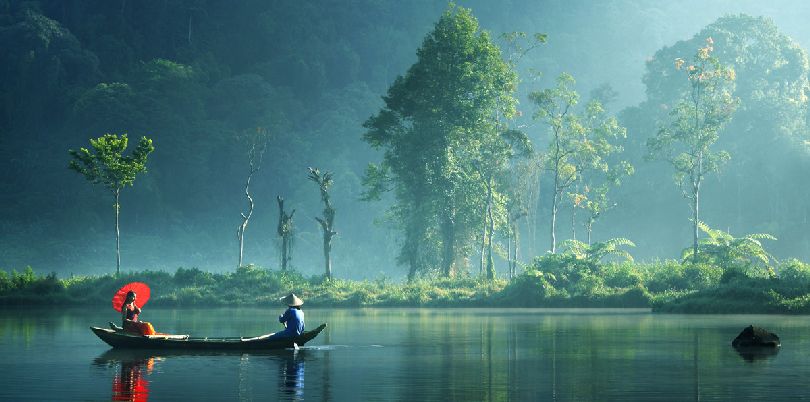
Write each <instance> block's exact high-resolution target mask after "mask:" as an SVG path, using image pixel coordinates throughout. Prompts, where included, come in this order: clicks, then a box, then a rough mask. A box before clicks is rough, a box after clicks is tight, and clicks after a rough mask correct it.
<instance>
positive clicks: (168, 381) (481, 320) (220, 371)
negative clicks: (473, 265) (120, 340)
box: [0, 305, 810, 401]
mask: <svg viewBox="0 0 810 402" xmlns="http://www.w3.org/2000/svg"><path fill="white" fill-rule="evenodd" d="M305 307H306V306H305ZM281 312H283V306H280V307H279V308H278V309H259V308H240V309H212V310H200V309H194V310H189V309H172V310H166V309H156V308H155V309H150V308H149V306H148V305H147V306H146V308H145V309H144V313H143V314H142V315H141V319H143V320H146V321H151V322H152V323H153V324H154V325H155V328H156V329H157V330H158V331H161V332H172V333H183V334H191V335H193V336H240V335H242V336H248V335H259V334H262V333H266V332H272V331H277V330H279V329H280V328H281V327H280V325H279V324H278V323H277V321H276V317H277V316H278V314H280V313H281ZM304 312H305V313H306V322H307V328H309V329H312V328H315V327H316V326H317V325H319V324H320V323H322V322H327V323H328V324H329V327H328V328H327V329H326V330H325V331H324V332H322V333H321V334H320V335H319V336H318V337H317V338H316V339H315V340H313V341H312V342H311V343H309V344H307V345H306V346H304V347H302V348H300V349H299V350H297V351H296V350H281V351H275V352H269V353H268V352H266V353H245V354H241V353H203V354H200V353H197V354H194V353H177V352H174V353H162V352H157V353H155V352H137V351H136V352H130V351H118V350H111V349H110V348H109V347H108V346H107V345H106V344H104V343H103V342H102V341H101V340H99V339H98V338H97V337H96V336H95V335H93V334H92V333H91V332H90V330H89V328H88V327H89V326H90V325H96V326H106V325H107V322H108V321H111V320H113V321H117V320H118V316H117V313H116V312H115V311H113V310H112V309H111V308H110V309H103V310H93V309H76V310H74V309H65V310H62V311H56V310H39V309H38V310H12V309H6V310H4V311H0V353H2V356H3V358H2V359H0V373H2V375H0V400H11V401H19V400H82V401H86V400H90V401H103V400H150V401H164V400H215V401H219V400H222V401H228V400H335V401H360V400H362V401H374V400H473V401H479V400H481V401H491V400H496V401H504V400H519V401H529V400H560V401H566V400H621V401H628V400H644V401H649V400H717V399H720V400H729V399H740V400H757V399H766V398H767V399H770V400H787V399H796V398H805V399H806V398H810V381H808V380H807V379H808V378H810V317H806V316H761V315H661V314H651V313H650V312H649V311H648V310H627V309H621V310H583V309H338V310H328V309H307V308H305V309H304ZM749 324H755V325H759V326H763V327H765V328H768V329H770V330H772V331H773V332H776V333H777V334H778V335H779V336H780V338H781V340H782V348H781V350H779V351H778V352H777V353H772V354H767V353H763V354H740V353H738V352H737V351H736V350H735V349H733V348H732V347H731V346H730V345H731V340H732V339H733V338H734V337H735V336H737V334H738V333H739V332H740V331H741V330H742V329H743V328H744V327H745V326H747V325H749Z"/></svg>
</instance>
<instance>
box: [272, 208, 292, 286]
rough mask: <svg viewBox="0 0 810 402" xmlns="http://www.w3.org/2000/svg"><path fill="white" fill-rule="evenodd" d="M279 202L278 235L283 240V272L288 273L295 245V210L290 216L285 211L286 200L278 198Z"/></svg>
mask: <svg viewBox="0 0 810 402" xmlns="http://www.w3.org/2000/svg"><path fill="white" fill-rule="evenodd" d="M276 201H278V227H277V228H276V233H278V237H280V238H281V270H282V271H286V270H287V265H288V264H289V262H290V260H292V244H293V215H295V210H294V209H293V210H292V212H290V213H289V214H288V213H287V212H285V211H284V198H281V196H280V195H279V196H276Z"/></svg>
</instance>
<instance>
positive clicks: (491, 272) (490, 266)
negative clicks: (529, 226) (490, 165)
mask: <svg viewBox="0 0 810 402" xmlns="http://www.w3.org/2000/svg"><path fill="white" fill-rule="evenodd" d="M487 218H488V219H489V236H488V237H487V279H490V280H492V279H495V262H494V261H493V260H492V237H493V236H494V235H495V220H494V219H493V217H492V179H491V178H490V179H489V180H487Z"/></svg>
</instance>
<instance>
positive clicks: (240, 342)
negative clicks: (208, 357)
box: [90, 324, 326, 351]
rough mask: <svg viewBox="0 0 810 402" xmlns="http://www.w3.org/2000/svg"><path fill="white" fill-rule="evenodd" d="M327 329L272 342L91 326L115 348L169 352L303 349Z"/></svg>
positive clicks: (318, 329) (264, 336)
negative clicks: (139, 332)
mask: <svg viewBox="0 0 810 402" xmlns="http://www.w3.org/2000/svg"><path fill="white" fill-rule="evenodd" d="M324 328H326V324H321V325H320V326H319V327H318V328H315V329H314V330H312V331H305V332H304V333H303V334H301V335H300V336H296V337H292V338H278V339H272V338H269V337H268V335H263V336H258V337H253V338H241V337H240V338H194V337H184V336H177V335H173V336H166V337H162V336H140V335H130V334H126V333H123V332H120V331H115V330H112V329H107V328H99V327H90V330H92V331H93V333H94V334H96V336H98V337H99V339H101V340H102V341H104V342H105V343H106V344H108V345H110V346H112V347H113V348H121V349H170V350H253V351H256V350H273V349H286V348H294V347H296V346H303V345H304V344H306V343H307V342H309V341H311V340H312V339H314V338H315V337H316V336H318V334H320V333H321V331H323V329H324Z"/></svg>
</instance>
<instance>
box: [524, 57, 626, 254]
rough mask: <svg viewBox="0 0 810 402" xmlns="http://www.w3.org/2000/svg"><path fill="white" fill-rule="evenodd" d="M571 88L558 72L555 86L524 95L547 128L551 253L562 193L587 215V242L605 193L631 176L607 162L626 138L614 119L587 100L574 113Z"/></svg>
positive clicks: (619, 163)
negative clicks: (550, 189)
mask: <svg viewBox="0 0 810 402" xmlns="http://www.w3.org/2000/svg"><path fill="white" fill-rule="evenodd" d="M575 84H576V82H575V81H574V78H573V77H572V76H571V75H570V74H567V73H563V74H561V75H560V76H559V77H557V85H556V87H554V88H548V89H544V90H541V91H536V92H532V93H531V94H530V95H529V98H530V99H531V100H532V102H534V104H535V106H536V107H537V110H536V112H535V114H534V116H533V117H534V119H537V120H541V121H543V122H544V123H545V124H546V125H547V126H548V127H549V137H550V138H549V145H548V149H547V150H546V153H545V158H544V168H545V170H546V171H548V172H549V173H550V174H551V175H552V179H551V180H552V181H553V184H554V190H553V191H554V193H553V197H552V207H551V221H552V223H551V225H552V239H551V252H552V253H555V252H556V248H557V242H556V219H557V210H558V208H559V203H560V201H561V197H562V195H563V194H564V193H565V192H566V191H568V190H569V189H571V191H568V196H569V198H570V199H571V204H572V206H573V208H574V209H576V208H584V209H586V210H587V211H588V212H589V215H588V219H587V223H586V224H585V226H586V228H587V231H588V241H589V242H590V235H591V230H592V227H593V224H594V222H595V221H596V220H597V219H598V218H599V217H600V216H601V215H602V213H604V212H605V211H606V210H608V209H609V208H610V206H611V202H610V201H609V200H608V197H607V193H608V190H609V189H610V187H613V186H618V185H619V184H621V178H622V177H623V176H627V175H630V174H632V173H633V167H632V165H630V164H629V163H628V162H627V161H611V159H615V157H616V155H617V154H619V153H621V152H622V151H623V147H622V146H621V145H619V144H618V141H620V140H622V139H624V138H626V137H627V130H626V129H625V128H624V127H623V126H621V125H620V124H619V122H618V120H617V119H616V118H615V117H612V116H608V115H607V113H606V111H605V109H604V107H603V106H602V103H601V102H600V101H599V100H597V99H592V100H591V101H589V102H588V103H587V104H586V105H585V107H584V109H583V110H582V111H578V110H576V108H575V107H576V105H577V103H578V102H579V94H578V93H577V92H576V90H575V89H574V85H575ZM609 161H610V162H609ZM572 229H573V228H572Z"/></svg>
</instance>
